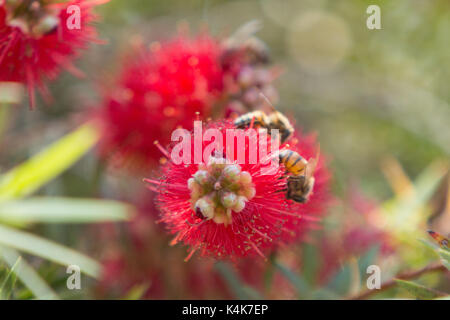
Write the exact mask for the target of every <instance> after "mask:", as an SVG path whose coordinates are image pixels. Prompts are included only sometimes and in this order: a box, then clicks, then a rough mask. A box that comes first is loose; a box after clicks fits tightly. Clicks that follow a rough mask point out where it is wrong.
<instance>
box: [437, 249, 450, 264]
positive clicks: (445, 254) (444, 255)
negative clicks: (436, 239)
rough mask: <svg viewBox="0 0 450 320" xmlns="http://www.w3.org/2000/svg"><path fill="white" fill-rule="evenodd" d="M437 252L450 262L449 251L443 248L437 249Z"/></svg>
mask: <svg viewBox="0 0 450 320" xmlns="http://www.w3.org/2000/svg"><path fill="white" fill-rule="evenodd" d="M438 253H439V255H440V256H441V258H442V260H445V261H447V262H450V251H448V250H444V249H439V250H438Z"/></svg>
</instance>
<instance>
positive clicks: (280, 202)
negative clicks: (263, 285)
mask: <svg viewBox="0 0 450 320" xmlns="http://www.w3.org/2000/svg"><path fill="white" fill-rule="evenodd" d="M211 128H212V129H215V130H216V131H217V132H219V134H220V139H219V140H222V141H224V144H223V145H224V146H225V145H226V146H227V147H226V148H222V149H221V150H217V149H216V150H215V152H213V153H208V152H205V153H204V154H203V156H204V157H203V161H201V162H200V163H195V162H193V163H187V162H184V163H183V162H181V163H180V162H178V161H172V160H170V158H171V155H170V154H171V153H172V152H173V151H174V149H175V146H174V145H171V146H169V150H166V149H164V148H163V147H162V146H161V145H158V146H159V148H160V149H161V150H162V152H163V154H164V155H165V156H166V157H167V158H168V160H169V161H167V162H166V163H165V164H164V165H162V166H161V169H160V173H161V177H160V178H158V179H146V181H147V182H148V183H149V188H150V189H151V190H152V191H154V192H156V193H157V200H156V203H157V206H158V207H159V210H160V213H161V219H160V222H162V223H164V224H165V225H166V227H167V229H168V231H169V232H170V233H172V234H174V235H175V238H174V239H173V241H172V242H171V243H172V244H176V243H178V242H182V243H184V244H186V245H188V246H189V247H190V251H189V255H188V256H187V258H186V259H189V258H190V257H191V256H192V255H193V254H194V252H197V251H198V252H199V253H200V255H202V256H210V257H214V258H231V259H235V258H238V257H244V256H248V255H253V254H257V255H260V256H261V257H264V258H265V253H266V252H269V251H270V250H273V249H274V248H276V247H277V246H279V245H280V244H283V243H289V242H292V241H294V240H296V239H299V238H301V237H302V236H303V235H304V234H305V232H306V231H307V230H309V229H310V228H314V227H317V223H318V222H319V220H320V217H321V215H322V214H323V213H324V210H325V208H326V206H327V202H328V199H329V192H328V180H329V174H328V171H327V169H326V167H325V162H324V159H323V157H321V158H320V159H319V161H318V163H317V167H316V170H315V172H314V177H315V181H316V182H315V185H314V191H313V192H312V193H311V195H310V197H309V200H308V201H307V202H306V203H298V202H295V201H292V200H291V199H288V197H286V192H285V191H284V190H285V188H286V185H287V181H288V179H289V178H288V175H287V174H286V168H285V167H284V165H283V164H281V165H279V166H277V167H276V168H275V169H274V170H272V171H271V172H270V174H266V173H263V172H264V170H262V169H263V168H264V167H265V166H267V164H266V162H265V161H264V159H262V158H260V157H258V159H257V161H256V162H252V161H238V154H239V152H238V149H241V151H245V154H246V159H247V160H248V159H249V158H248V157H249V156H250V154H251V153H252V152H256V153H257V154H259V151H260V150H259V149H260V148H261V145H264V146H268V147H270V145H271V143H272V139H271V137H270V136H267V135H263V134H260V131H257V132H258V133H257V134H251V132H249V130H253V129H252V128H251V127H249V128H245V129H240V130H243V133H244V135H245V136H248V139H246V140H245V141H246V142H245V144H244V146H239V147H237V146H236V145H233V147H231V148H230V147H229V145H228V144H227V143H226V142H227V141H228V140H227V139H230V136H229V135H228V134H227V131H228V130H235V129H236V127H235V126H234V124H233V123H232V122H231V121H228V120H226V121H218V122H213V121H211V122H208V123H206V124H204V129H205V130H208V129H211ZM192 135H195V129H194V130H193V133H192ZM217 138H218V137H217V136H216V142H217ZM263 139H264V140H266V141H262V140H263ZM195 140H196V139H195V137H194V136H193V139H190V140H189V141H191V142H190V143H191V144H192V148H189V150H190V152H189V153H192V154H191V155H192V156H193V157H194V156H195V155H194V149H195V143H196V142H195ZM261 142H264V143H263V144H260V143H261ZM287 142H288V143H289V149H291V150H296V151H297V152H299V153H302V154H303V155H304V156H305V157H308V158H310V157H313V156H314V155H316V152H317V146H316V142H315V137H314V136H311V135H301V134H298V133H297V134H296V135H294V137H293V138H292V139H290V140H288V141H287ZM208 146H210V144H209V143H208V141H202V147H203V150H205V149H206V148H208ZM255 146H256V149H257V150H256V149H254V148H255ZM286 147H287V143H285V144H282V145H281V146H280V148H281V149H283V148H286ZM219 149H220V148H219ZM242 149H244V150H242ZM186 150H187V149H186ZM208 150H209V149H208ZM183 152H185V151H183ZM276 158H277V159H278V157H276Z"/></svg>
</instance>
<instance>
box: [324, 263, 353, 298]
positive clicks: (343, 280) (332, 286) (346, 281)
mask: <svg viewBox="0 0 450 320" xmlns="http://www.w3.org/2000/svg"><path fill="white" fill-rule="evenodd" d="M351 280H352V268H351V267H350V265H348V264H346V265H344V266H342V268H341V269H340V270H339V272H338V273H337V274H336V275H335V276H334V277H333V279H331V280H330V282H328V284H327V285H326V288H327V289H329V290H332V291H333V292H335V293H337V294H340V295H345V294H347V292H348V291H349V289H350V284H351Z"/></svg>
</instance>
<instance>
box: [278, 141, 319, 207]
mask: <svg viewBox="0 0 450 320" xmlns="http://www.w3.org/2000/svg"><path fill="white" fill-rule="evenodd" d="M278 156H279V159H280V162H281V163H283V164H284V166H285V168H286V170H287V171H288V172H289V173H290V175H289V177H288V180H287V184H286V189H284V190H282V191H286V198H287V199H291V200H294V201H296V202H300V203H305V202H307V201H308V199H309V196H310V195H311V193H312V190H313V188H314V182H315V179H314V177H313V174H314V170H315V168H316V165H317V161H318V159H319V155H317V156H316V158H314V159H310V160H309V161H306V159H305V158H303V157H302V156H301V155H299V154H298V153H297V152H295V151H292V150H289V149H283V150H281V151H280V152H279V154H278Z"/></svg>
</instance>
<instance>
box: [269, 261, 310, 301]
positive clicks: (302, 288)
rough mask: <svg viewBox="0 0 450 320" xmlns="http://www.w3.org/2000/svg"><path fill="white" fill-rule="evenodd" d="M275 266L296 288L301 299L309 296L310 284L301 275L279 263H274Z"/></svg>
mask: <svg viewBox="0 0 450 320" xmlns="http://www.w3.org/2000/svg"><path fill="white" fill-rule="evenodd" d="M273 264H274V266H275V267H276V268H277V269H278V270H279V271H280V272H281V274H282V275H283V276H284V277H285V278H286V279H287V280H289V282H290V283H291V284H292V285H293V286H294V287H295V288H296V290H297V292H298V295H299V298H300V297H305V296H306V295H307V294H308V292H309V291H310V287H309V285H308V282H307V281H306V280H305V279H303V277H302V276H301V275H299V274H297V273H295V272H293V271H292V270H290V269H289V268H287V267H286V266H284V265H283V264H281V263H279V262H277V261H274V263H273Z"/></svg>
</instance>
